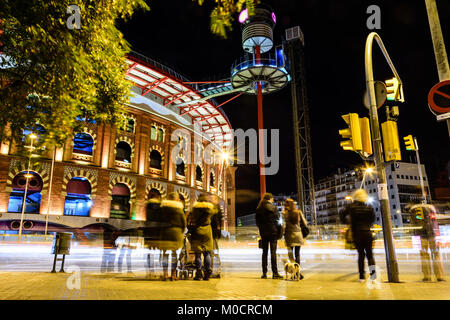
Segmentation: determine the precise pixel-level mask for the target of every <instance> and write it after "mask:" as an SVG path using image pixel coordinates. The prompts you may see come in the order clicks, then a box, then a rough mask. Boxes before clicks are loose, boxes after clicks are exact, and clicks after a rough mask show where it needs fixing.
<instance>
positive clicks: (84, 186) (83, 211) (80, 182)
mask: <svg viewBox="0 0 450 320" xmlns="http://www.w3.org/2000/svg"><path fill="white" fill-rule="evenodd" d="M66 190H67V195H66V199H65V203H64V215H66V216H83V217H88V216H89V212H90V210H91V207H92V200H91V184H90V183H89V180H88V179H86V178H82V177H73V178H72V179H70V181H69V182H68V183H67V188H66Z"/></svg>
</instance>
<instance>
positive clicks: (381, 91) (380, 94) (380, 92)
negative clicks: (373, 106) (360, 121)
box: [363, 81, 387, 110]
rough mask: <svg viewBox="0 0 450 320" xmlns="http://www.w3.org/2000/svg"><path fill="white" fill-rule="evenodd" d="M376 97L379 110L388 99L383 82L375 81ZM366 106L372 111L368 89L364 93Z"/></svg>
mask: <svg viewBox="0 0 450 320" xmlns="http://www.w3.org/2000/svg"><path fill="white" fill-rule="evenodd" d="M375 97H376V99H377V108H380V107H381V106H382V105H383V104H384V103H385V102H386V97H387V90H386V85H385V84H384V82H383V81H375ZM363 103H364V106H365V107H366V108H367V109H369V110H370V102H369V94H368V93H367V89H366V90H365V91H364V97H363Z"/></svg>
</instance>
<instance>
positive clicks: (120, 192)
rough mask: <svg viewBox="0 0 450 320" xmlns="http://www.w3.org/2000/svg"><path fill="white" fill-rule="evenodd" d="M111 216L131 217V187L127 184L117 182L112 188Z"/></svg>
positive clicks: (119, 217) (114, 217)
mask: <svg viewBox="0 0 450 320" xmlns="http://www.w3.org/2000/svg"><path fill="white" fill-rule="evenodd" d="M110 218H113V219H129V218H130V188H128V186H127V185H126V184H123V183H116V184H115V185H114V187H113V189H112V200H111V210H110Z"/></svg>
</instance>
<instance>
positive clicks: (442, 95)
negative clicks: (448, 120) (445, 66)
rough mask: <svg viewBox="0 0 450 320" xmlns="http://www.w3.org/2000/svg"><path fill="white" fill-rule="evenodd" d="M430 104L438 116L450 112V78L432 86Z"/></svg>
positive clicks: (429, 96)
mask: <svg viewBox="0 0 450 320" xmlns="http://www.w3.org/2000/svg"><path fill="white" fill-rule="evenodd" d="M428 105H429V106H430V109H431V111H432V112H433V113H434V114H436V115H437V116H441V115H443V114H446V113H450V80H445V81H441V82H439V83H438V84H437V85H435V86H434V87H433V88H431V90H430V92H429V93H428Z"/></svg>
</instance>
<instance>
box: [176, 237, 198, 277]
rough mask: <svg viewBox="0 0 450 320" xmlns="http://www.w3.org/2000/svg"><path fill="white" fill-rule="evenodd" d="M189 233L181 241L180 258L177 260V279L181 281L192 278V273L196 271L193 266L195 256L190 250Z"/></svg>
mask: <svg viewBox="0 0 450 320" xmlns="http://www.w3.org/2000/svg"><path fill="white" fill-rule="evenodd" d="M190 237H191V234H190V233H186V234H185V235H184V239H183V247H182V248H181V252H180V257H179V258H178V267H177V271H178V275H177V276H178V278H179V279H181V280H187V279H189V278H193V277H194V271H195V270H196V269H197V268H196V266H195V254H194V252H193V251H192V250H191V243H190Z"/></svg>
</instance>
